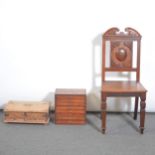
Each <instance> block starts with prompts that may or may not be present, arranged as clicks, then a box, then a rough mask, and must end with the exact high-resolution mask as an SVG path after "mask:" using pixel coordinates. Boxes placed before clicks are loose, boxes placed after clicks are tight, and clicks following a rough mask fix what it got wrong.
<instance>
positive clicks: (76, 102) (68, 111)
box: [55, 89, 86, 124]
mask: <svg viewBox="0 0 155 155" xmlns="http://www.w3.org/2000/svg"><path fill="white" fill-rule="evenodd" d="M55 123H56V124H85V123H86V91H85V89H56V92H55Z"/></svg>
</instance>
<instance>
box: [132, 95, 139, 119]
mask: <svg viewBox="0 0 155 155" xmlns="http://www.w3.org/2000/svg"><path fill="white" fill-rule="evenodd" d="M138 101H139V97H135V109H134V117H133V119H134V120H137V112H138Z"/></svg>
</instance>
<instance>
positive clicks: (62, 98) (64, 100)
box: [56, 95, 86, 105]
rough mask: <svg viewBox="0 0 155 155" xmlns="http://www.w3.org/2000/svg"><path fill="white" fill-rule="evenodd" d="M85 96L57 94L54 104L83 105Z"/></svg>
mask: <svg viewBox="0 0 155 155" xmlns="http://www.w3.org/2000/svg"><path fill="white" fill-rule="evenodd" d="M85 100H86V97H85V96H82V95H81V96H77V95H76V96H75V95H57V96H56V105H85V102H86V101H85Z"/></svg>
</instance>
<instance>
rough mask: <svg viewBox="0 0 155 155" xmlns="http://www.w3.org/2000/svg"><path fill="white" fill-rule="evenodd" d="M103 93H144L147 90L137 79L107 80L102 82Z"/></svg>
mask: <svg viewBox="0 0 155 155" xmlns="http://www.w3.org/2000/svg"><path fill="white" fill-rule="evenodd" d="M102 92H103V93H107V94H108V93H112V94H117V93H118V94H125V93H133V94H134V93H144V92H147V90H146V89H145V88H144V87H143V85H142V84H141V83H140V82H136V81H105V82H103V84H102Z"/></svg>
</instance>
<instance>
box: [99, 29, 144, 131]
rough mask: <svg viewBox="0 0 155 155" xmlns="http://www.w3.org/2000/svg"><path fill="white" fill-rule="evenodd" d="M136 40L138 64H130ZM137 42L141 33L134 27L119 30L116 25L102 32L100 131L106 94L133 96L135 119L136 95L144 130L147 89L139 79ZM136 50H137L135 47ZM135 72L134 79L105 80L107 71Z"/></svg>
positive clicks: (103, 125) (138, 45)
mask: <svg viewBox="0 0 155 155" xmlns="http://www.w3.org/2000/svg"><path fill="white" fill-rule="evenodd" d="M106 41H110V59H109V60H110V66H109V67H108V68H107V67H106V65H105V62H106V60H105V58H106ZM134 41H136V42H137V66H136V68H135V67H133V66H132V61H133V42H134ZM140 43H141V35H140V34H139V32H138V31H136V30H135V29H133V28H129V27H128V28H126V29H125V32H120V31H119V29H118V28H115V27H114V28H111V29H109V30H107V31H106V32H105V33H104V34H103V39H102V88H101V100H102V101H101V117H102V132H103V133H105V130H106V107H107V101H106V99H107V97H113V96H114V97H117V96H122V97H135V109H134V119H137V110H138V98H140V99H141V102H140V105H141V106H140V132H141V133H143V131H144V122H145V106H146V102H145V100H146V92H147V90H146V89H145V88H144V87H143V85H142V84H141V83H140ZM134 52H136V51H134ZM123 71H128V72H136V81H106V80H105V79H106V78H105V75H106V74H105V73H106V72H123Z"/></svg>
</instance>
